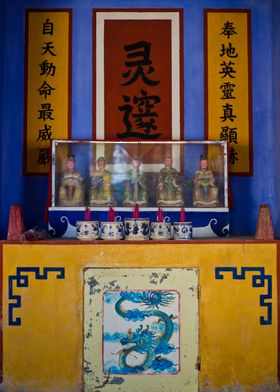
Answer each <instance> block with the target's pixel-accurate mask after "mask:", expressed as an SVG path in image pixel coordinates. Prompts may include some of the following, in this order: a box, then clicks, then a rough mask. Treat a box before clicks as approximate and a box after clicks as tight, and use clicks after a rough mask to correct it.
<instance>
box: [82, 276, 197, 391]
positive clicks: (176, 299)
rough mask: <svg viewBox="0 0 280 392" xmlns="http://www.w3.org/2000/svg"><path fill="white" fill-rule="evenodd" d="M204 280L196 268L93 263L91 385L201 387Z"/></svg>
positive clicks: (87, 329) (88, 289) (87, 314)
mask: <svg viewBox="0 0 280 392" xmlns="http://www.w3.org/2000/svg"><path fill="white" fill-rule="evenodd" d="M197 285H198V271H197V270H196V269H188V268H177V269H176V268H175V269H168V268H167V269H164V268H162V269H160V268H159V269H144V268H140V269H138V268H137V269H136V268H134V269H117V268H115V269H110V268H104V269H101V268H88V269H86V270H85V272H84V301H85V302H84V369H83V372H84V384H85V388H84V390H85V391H88V392H90V391H96V390H102V389H103V390H105V391H120V390H121V391H123V392H126V391H137V392H142V391H143V392H145V391H157V390H161V391H165V390H166V391H170V390H171V388H172V389H173V390H176V391H178V392H181V391H184V392H185V391H186V392H188V391H191V392H194V391H196V390H197V383H198V382H197V369H196V361H197V356H198V300H197V295H196V293H197ZM151 376H152V377H151ZM151 388H152V389H151ZM174 388H175V389H174Z"/></svg>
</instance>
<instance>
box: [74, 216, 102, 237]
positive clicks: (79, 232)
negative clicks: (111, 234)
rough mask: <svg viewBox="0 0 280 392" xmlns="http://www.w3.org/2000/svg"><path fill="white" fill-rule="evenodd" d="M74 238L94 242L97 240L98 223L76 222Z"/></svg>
mask: <svg viewBox="0 0 280 392" xmlns="http://www.w3.org/2000/svg"><path fill="white" fill-rule="evenodd" d="M76 237H77V239H78V240H86V241H90V240H96V239H98V238H99V222H98V221H77V222H76Z"/></svg>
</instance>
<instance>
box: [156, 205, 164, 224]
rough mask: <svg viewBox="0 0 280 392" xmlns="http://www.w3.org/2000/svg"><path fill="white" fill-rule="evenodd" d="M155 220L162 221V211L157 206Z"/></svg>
mask: <svg viewBox="0 0 280 392" xmlns="http://www.w3.org/2000/svg"><path fill="white" fill-rule="evenodd" d="M157 222H163V212H162V209H161V208H160V207H159V209H158V212H157Z"/></svg>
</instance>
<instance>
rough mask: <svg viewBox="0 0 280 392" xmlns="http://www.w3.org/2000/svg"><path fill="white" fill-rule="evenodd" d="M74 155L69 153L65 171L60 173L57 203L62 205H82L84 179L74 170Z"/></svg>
mask: <svg viewBox="0 0 280 392" xmlns="http://www.w3.org/2000/svg"><path fill="white" fill-rule="evenodd" d="M75 168H76V162H75V157H74V156H73V155H71V156H70V157H69V158H68V159H67V162H66V171H65V172H63V173H62V177H61V180H60V185H59V205H60V206H63V207H75V206H82V205H83V204H84V180H83V178H82V176H81V174H80V173H79V172H77V171H75Z"/></svg>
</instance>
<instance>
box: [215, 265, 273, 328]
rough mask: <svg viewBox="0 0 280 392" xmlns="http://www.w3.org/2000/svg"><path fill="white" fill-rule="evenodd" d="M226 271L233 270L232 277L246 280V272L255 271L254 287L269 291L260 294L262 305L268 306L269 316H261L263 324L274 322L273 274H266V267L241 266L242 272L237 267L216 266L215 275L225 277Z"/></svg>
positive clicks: (219, 277)
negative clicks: (272, 300)
mask: <svg viewBox="0 0 280 392" xmlns="http://www.w3.org/2000/svg"><path fill="white" fill-rule="evenodd" d="M224 272H231V273H232V278H233V279H236V280H245V278H246V273H247V272H249V273H253V275H252V287H254V288H255V287H266V289H267V293H266V294H261V295H260V306H261V307H264V308H266V310H267V317H264V316H261V317H260V324H261V325H270V324H272V302H271V301H269V300H271V299H272V276H271V275H266V274H265V269H264V267H241V270H240V273H238V271H237V267H216V268H215V277H216V279H224V275H223V273H224Z"/></svg>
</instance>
